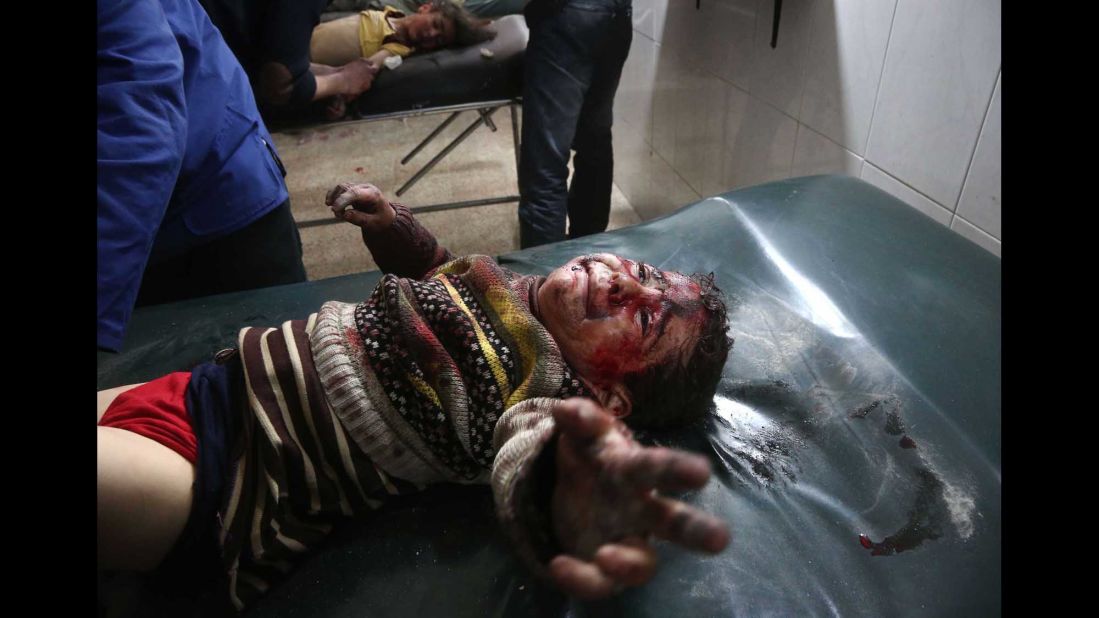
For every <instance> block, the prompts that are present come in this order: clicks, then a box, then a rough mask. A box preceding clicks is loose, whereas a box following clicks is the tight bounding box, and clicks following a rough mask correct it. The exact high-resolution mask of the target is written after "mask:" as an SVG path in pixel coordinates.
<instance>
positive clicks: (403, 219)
mask: <svg viewBox="0 0 1099 618" xmlns="http://www.w3.org/2000/svg"><path fill="white" fill-rule="evenodd" d="M324 203H325V204H327V205H328V207H329V208H331V209H332V213H333V214H334V215H335V216H336V218H337V219H342V220H344V221H347V222H348V223H352V224H354V225H357V226H359V227H360V228H361V229H362V236H363V243H365V244H366V248H367V249H368V250H369V251H370V255H371V256H372V257H373V258H374V261H375V262H376V263H377V264H378V268H380V269H381V270H382V271H383V272H386V273H393V274H395V275H400V276H402V277H409V278H413V279H422V278H423V277H425V276H426V275H427V274H428V273H430V272H432V271H433V270H435V268H437V267H439V266H441V265H442V264H445V263H446V262H448V261H450V260H451V259H453V257H454V256H453V255H452V254H451V253H450V251H447V250H446V248H444V247H442V246H440V245H439V242H438V241H437V240H436V239H435V235H434V234H432V233H431V232H430V231H428V229H427V228H425V227H424V226H423V225H421V224H420V222H419V221H417V220H416V218H415V217H414V216H413V215H412V211H410V210H409V209H408V208H407V207H406V206H404V205H402V204H394V203H391V202H390V201H389V200H388V199H386V197H385V196H384V195H382V192H381V191H380V190H378V188H377V187H375V186H374V185H372V184H350V183H340V184H338V185H336V186H335V187H333V188H332V190H331V191H329V192H328V195H327V196H326V197H325V200H324Z"/></svg>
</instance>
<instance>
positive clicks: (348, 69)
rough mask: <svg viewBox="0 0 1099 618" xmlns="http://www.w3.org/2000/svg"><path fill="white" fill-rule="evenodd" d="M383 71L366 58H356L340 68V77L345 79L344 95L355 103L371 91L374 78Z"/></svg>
mask: <svg viewBox="0 0 1099 618" xmlns="http://www.w3.org/2000/svg"><path fill="white" fill-rule="evenodd" d="M379 70H381V69H380V67H378V66H377V65H375V64H374V63H372V62H370V61H369V60H367V59H366V58H356V59H354V60H352V61H351V62H348V63H347V64H345V65H343V66H342V67H340V75H341V77H342V78H343V89H342V94H343V95H344V96H345V97H346V98H347V100H348V101H354V100H355V99H356V98H357V97H358V96H359V95H360V94H362V93H364V92H366V91H367V90H370V86H372V85H373V84H374V76H375V75H377V74H378V71H379Z"/></svg>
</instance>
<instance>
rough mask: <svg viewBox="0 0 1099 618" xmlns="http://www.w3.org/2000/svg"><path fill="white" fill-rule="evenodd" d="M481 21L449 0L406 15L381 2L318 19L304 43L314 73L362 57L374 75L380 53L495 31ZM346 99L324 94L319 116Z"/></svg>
mask: <svg viewBox="0 0 1099 618" xmlns="http://www.w3.org/2000/svg"><path fill="white" fill-rule="evenodd" d="M487 24H488V21H487V20H481V19H478V18H477V17H474V16H473V15H472V14H470V13H469V12H468V11H466V10H465V9H463V8H462V7H460V6H458V5H457V4H455V3H454V2H452V1H451V0H429V2H426V3H425V4H422V5H420V8H419V10H418V11H417V12H415V13H413V14H411V15H405V14H404V13H402V12H400V11H398V10H397V9H395V8H393V7H389V6H387V7H385V9H384V10H381V11H375V10H370V11H362V12H360V13H358V14H357V15H350V16H347V17H343V18H340V19H335V20H332V21H329V22H325V23H322V24H320V25H318V26H317V27H316V28H315V29H314V30H313V38H312V39H311V40H310V43H309V58H310V62H311V63H312V69H313V72H314V74H323V73H324V72H325V71H326V70H328V69H329V68H331V67H338V66H343V65H345V64H347V63H349V62H353V61H354V60H356V59H357V58H365V59H366V60H367V61H368V62H370V64H371V65H373V70H374V74H375V75H376V74H377V73H378V72H379V71H381V69H382V66H383V63H384V62H385V60H386V58H390V57H393V56H400V57H405V56H409V55H411V54H414V53H417V52H421V51H433V50H436V49H442V48H444V47H449V46H451V45H457V46H467V45H474V44H476V43H481V42H484V41H487V40H489V39H491V38H493V36H495V34H494V33H493V32H492V30H490V29H488V28H487V27H486V25H487ZM331 70H335V69H331ZM367 89H369V86H368V88H367ZM349 100H351V99H350V98H347V97H343V96H335V97H332V98H331V99H329V100H328V101H327V102H326V106H325V117H326V118H327V119H329V120H338V119H340V118H342V117H343V116H344V114H345V113H346V107H347V106H346V104H347V102H348V101H349Z"/></svg>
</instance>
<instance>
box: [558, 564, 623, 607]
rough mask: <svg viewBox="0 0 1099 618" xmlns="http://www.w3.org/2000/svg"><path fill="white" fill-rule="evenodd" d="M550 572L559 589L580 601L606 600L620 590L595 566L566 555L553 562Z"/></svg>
mask: <svg viewBox="0 0 1099 618" xmlns="http://www.w3.org/2000/svg"><path fill="white" fill-rule="evenodd" d="M549 570H550V577H551V578H552V579H553V581H554V583H556V584H557V587H558V588H560V589H561V590H562V591H563V592H564V593H565V594H568V595H571V596H574V597H578V598H580V599H584V600H592V599H601V598H605V597H608V596H610V595H612V594H614V593H615V592H616V591H617V589H618V584H617V583H616V582H615V581H614V580H613V579H611V578H610V577H608V576H607V575H606V574H605V573H603V572H602V571H601V570H600V569H599V567H598V566H596V565H595V564H593V563H591V562H584V561H583V560H580V559H578V558H574V557H572V556H568V555H565V554H562V555H560V556H557V557H556V558H554V559H553V560H551V561H550V563H549Z"/></svg>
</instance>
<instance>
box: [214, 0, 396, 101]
mask: <svg viewBox="0 0 1099 618" xmlns="http://www.w3.org/2000/svg"><path fill="white" fill-rule="evenodd" d="M200 2H201V3H202V6H203V7H204V8H205V9H206V12H207V13H209V15H210V19H211V20H212V21H213V22H214V25H216V26H217V27H218V30H220V31H221V34H222V36H224V37H225V42H226V43H227V44H228V45H229V48H230V49H232V50H233V53H234V54H236V56H237V58H238V59H239V60H240V63H241V65H243V66H244V70H245V71H246V72H247V73H248V76H249V78H250V79H251V82H252V88H253V90H254V91H255V95H256V101H257V102H258V103H259V107H260V111H261V112H263V115H264V118H265V119H267V120H268V122H273V121H281V120H285V119H289V118H293V117H295V116H296V115H298V114H300V113H301V112H302V111H303V110H306V109H308V108H309V107H310V105H311V103H313V102H314V101H321V100H325V99H333V98H335V97H340V98H342V99H345V100H353V99H354V98H356V97H358V96H359V95H360V94H362V93H363V92H365V91H366V90H368V89H369V88H370V86H371V84H373V83H374V76H375V75H376V74H377V73H378V70H379V67H377V66H376V65H374V64H373V63H371V62H370V61H369V60H367V59H366V58H355V59H353V60H352V61H351V62H348V63H346V64H344V65H342V66H338V67H333V66H328V65H322V64H316V63H312V62H310V58H309V42H310V39H311V37H312V35H313V28H315V27H316V26H317V24H318V23H320V18H321V13H323V12H324V10H325V7H326V5H327V4H328V2H327V0H200Z"/></svg>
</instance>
